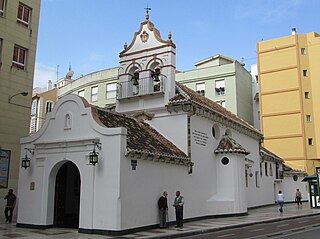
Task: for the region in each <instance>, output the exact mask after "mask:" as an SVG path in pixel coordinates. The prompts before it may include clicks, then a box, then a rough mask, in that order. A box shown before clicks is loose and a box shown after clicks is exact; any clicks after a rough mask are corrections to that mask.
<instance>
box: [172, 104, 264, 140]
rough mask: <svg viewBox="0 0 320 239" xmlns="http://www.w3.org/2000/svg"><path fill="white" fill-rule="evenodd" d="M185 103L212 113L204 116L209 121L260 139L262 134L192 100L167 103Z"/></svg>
mask: <svg viewBox="0 0 320 239" xmlns="http://www.w3.org/2000/svg"><path fill="white" fill-rule="evenodd" d="M185 103H192V105H193V106H195V107H200V108H204V109H205V110H207V111H210V112H212V114H211V115H210V114H207V115H206V117H207V118H211V119H214V120H216V121H218V122H220V123H224V124H226V125H227V126H229V127H231V128H233V129H235V130H237V131H240V132H241V133H244V134H246V135H249V136H253V137H254V138H256V139H260V138H261V137H262V134H261V133H260V132H258V131H257V130H254V129H252V128H251V127H248V126H247V125H245V124H243V123H240V122H238V121H235V120H234V119H232V118H228V117H226V116H225V115H223V114H221V113H220V112H218V111H216V110H214V109H212V108H210V107H208V106H206V105H203V104H200V103H199V102H197V101H194V100H192V99H183V100H182V99H180V100H174V101H171V102H170V103H169V105H172V106H177V105H183V104H185ZM191 110H192V111H193V112H194V113H195V114H197V115H200V116H204V115H203V114H201V113H200V112H197V111H196V110H194V109H191ZM215 115H216V116H215ZM217 116H218V117H217Z"/></svg>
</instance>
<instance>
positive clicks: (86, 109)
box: [20, 94, 91, 144]
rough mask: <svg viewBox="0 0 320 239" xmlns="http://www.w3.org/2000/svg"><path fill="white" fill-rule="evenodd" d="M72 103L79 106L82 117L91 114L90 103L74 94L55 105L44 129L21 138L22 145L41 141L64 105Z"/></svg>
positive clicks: (43, 126) (61, 99)
mask: <svg viewBox="0 0 320 239" xmlns="http://www.w3.org/2000/svg"><path fill="white" fill-rule="evenodd" d="M70 101H72V102H74V103H75V104H76V105H78V106H79V109H80V111H81V114H82V115H86V114H88V113H90V107H91V105H90V104H89V103H88V101H87V100H86V99H85V98H82V97H79V96H77V95H73V94H71V95H67V96H64V97H62V98H60V99H59V100H58V101H57V102H56V103H55V105H54V107H53V109H52V111H51V112H49V113H48V114H47V117H46V120H45V122H44V124H43V125H42V127H41V128H40V129H39V130H38V131H37V132H36V133H35V134H33V135H30V136H27V137H23V138H21V139H20V143H21V144H24V143H28V142H33V141H35V140H37V139H39V138H40V137H41V136H42V135H44V134H45V132H46V130H47V129H48V128H49V125H50V121H52V120H55V119H56V116H57V114H58V112H59V110H60V108H61V107H62V106H63V105H64V104H66V102H70ZM66 114H69V112H66Z"/></svg>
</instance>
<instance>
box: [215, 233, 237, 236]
mask: <svg viewBox="0 0 320 239" xmlns="http://www.w3.org/2000/svg"><path fill="white" fill-rule="evenodd" d="M234 235H235V234H233V233H230V234H225V235H221V236H218V237H228V236H234Z"/></svg>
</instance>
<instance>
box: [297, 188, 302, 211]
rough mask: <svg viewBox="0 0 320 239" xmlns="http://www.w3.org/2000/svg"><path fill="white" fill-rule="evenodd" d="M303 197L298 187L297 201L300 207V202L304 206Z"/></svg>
mask: <svg viewBox="0 0 320 239" xmlns="http://www.w3.org/2000/svg"><path fill="white" fill-rule="evenodd" d="M301 199H302V195H301V192H300V191H299V188H297V191H296V199H295V201H296V202H297V204H298V207H299V204H300V205H301V207H302V201H301Z"/></svg>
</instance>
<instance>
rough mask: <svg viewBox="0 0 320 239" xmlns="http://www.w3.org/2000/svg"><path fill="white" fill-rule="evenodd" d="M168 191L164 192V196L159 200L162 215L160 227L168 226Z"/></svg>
mask: <svg viewBox="0 0 320 239" xmlns="http://www.w3.org/2000/svg"><path fill="white" fill-rule="evenodd" d="M167 196H168V193H167V192H163V194H162V196H161V197H160V198H159V200H158V207H159V215H160V228H166V227H167V215H168V201H167Z"/></svg>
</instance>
